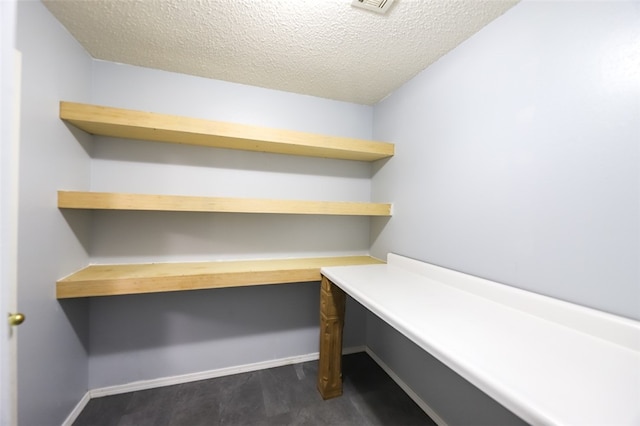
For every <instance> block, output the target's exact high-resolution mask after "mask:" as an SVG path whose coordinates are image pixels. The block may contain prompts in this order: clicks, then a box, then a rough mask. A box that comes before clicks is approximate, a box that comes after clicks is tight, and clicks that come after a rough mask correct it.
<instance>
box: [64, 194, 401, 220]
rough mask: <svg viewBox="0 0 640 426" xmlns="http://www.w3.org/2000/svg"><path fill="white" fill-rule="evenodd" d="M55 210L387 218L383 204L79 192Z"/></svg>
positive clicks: (387, 207) (66, 197) (388, 208)
mask: <svg viewBox="0 0 640 426" xmlns="http://www.w3.org/2000/svg"><path fill="white" fill-rule="evenodd" d="M58 207H59V208H63V209H91V210H145V211H173V212H177V211H181V212H218V213H273V214H313V215H338V216H391V204H383V203H356V202H343V201H297V200H264V199H255V198H220V197H193V196H185V195H149V194H122V193H111V192H79V191H58Z"/></svg>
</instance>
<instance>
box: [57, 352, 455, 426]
mask: <svg viewBox="0 0 640 426" xmlns="http://www.w3.org/2000/svg"><path fill="white" fill-rule="evenodd" d="M358 352H366V353H367V354H369V356H371V358H372V359H373V360H374V361H375V362H376V363H377V364H378V365H379V366H380V367H381V368H382V369H383V370H384V371H385V372H386V373H387V374H388V375H389V376H390V377H391V378H392V379H393V381H395V382H396V383H397V384H398V386H400V388H402V390H403V391H404V392H405V393H406V394H407V395H409V397H410V398H411V399H412V400H413V401H414V402H415V403H416V404H418V406H419V407H420V408H421V409H422V410H423V411H424V412H425V413H427V415H428V416H429V417H431V418H432V419H433V421H435V422H436V423H437V424H438V425H439V426H447V424H446V423H445V422H444V420H442V418H440V416H439V415H438V414H437V413H436V412H435V410H433V409H432V408H431V407H430V406H429V405H428V404H427V403H426V402H424V401H423V400H422V399H421V398H420V397H419V396H418V395H417V394H416V393H415V392H414V391H413V390H412V389H411V388H410V387H409V386H408V385H407V384H406V383H405V382H404V381H402V379H400V377H398V376H397V375H396V374H395V373H394V372H393V370H391V369H390V368H389V367H388V366H387V364H385V363H384V361H382V360H381V359H380V358H379V357H378V356H377V355H376V354H375V353H373V351H372V350H371V349H369V347H368V346H352V347H348V348H344V349H343V351H342V353H343V354H344V355H349V354H354V353H358ZM318 356H319V354H318V352H312V353H310V354H306V355H296V356H291V357H285V358H279V359H274V360H269V361H261V362H255V363H251V364H244V365H238V366H233V367H226V368H218V369H215V370H207V371H201V372H198V373H189V374H182V375H179V376H169V377H162V378H159V379H152V380H140V381H137V382H132V383H125V384H122V385H115V386H107V387H103V388H97V389H91V390H89V391H88V392H87V393H86V394H84V396H83V397H82V399H81V400H80V401H79V402H78V404H77V405H76V406H75V408H74V409H73V410H72V411H71V413H69V415H68V416H67V418H66V419H65V421H64V422H63V423H62V426H71V425H72V424H73V422H74V421H75V420H76V419H77V418H78V416H79V415H80V413H81V412H82V410H83V409H84V407H85V406H86V405H87V404H88V403H89V401H90V400H91V399H92V398H99V397H102V396H109V395H118V394H121V393H127V392H135V391H140V390H146V389H154V388H159V387H163V386H171V385H179V384H183V383H189V382H195V381H198V380H207V379H213V378H216V377H222V376H230V375H232V374H239V373H248V372H251V371H257V370H264V369H267V368H273V367H282V366H284V365H290V364H298V363H301V362H307V361H315V360H317V359H318Z"/></svg>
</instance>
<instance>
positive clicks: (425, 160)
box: [367, 1, 640, 424]
mask: <svg viewBox="0 0 640 426" xmlns="http://www.w3.org/2000/svg"><path fill="white" fill-rule="evenodd" d="M639 7H640V4H639V3H637V2H528V1H526V2H523V3H520V4H518V5H516V6H515V7H514V8H513V9H511V10H509V11H508V12H506V14H505V15H503V16H501V17H500V18H498V19H497V20H495V21H494V22H492V23H491V24H489V25H488V26H487V27H485V28H484V29H483V30H481V31H480V32H479V33H478V34H476V35H475V36H473V37H472V38H470V39H469V40H467V41H466V42H464V43H463V44H462V45H460V46H459V47H458V48H456V49H455V50H453V51H452V52H450V53H449V54H447V55H446V56H444V57H443V58H441V59H440V60H439V61H438V62H437V63H435V64H434V65H432V66H431V67H429V68H428V69H427V70H425V71H423V72H422V73H421V74H419V75H418V76H417V77H415V78H414V79H413V80H411V81H410V82H408V83H407V84H405V85H404V86H403V87H401V88H400V89H399V90H397V91H396V92H395V93H394V94H393V95H392V96H390V97H389V98H387V99H386V100H384V101H383V102H381V103H380V104H379V105H377V106H376V107H375V108H374V138H376V139H385V140H391V141H394V142H395V143H396V152H397V154H396V156H395V157H394V158H393V159H391V160H390V161H388V162H387V163H386V164H380V165H378V167H377V168H376V170H375V172H374V173H375V176H374V179H373V199H374V200H390V201H393V202H394V217H393V218H392V219H391V220H390V221H389V223H388V224H387V225H386V227H383V226H382V225H383V223H382V222H381V221H377V222H375V223H374V224H373V225H372V236H371V238H372V253H373V254H374V255H377V256H382V255H384V254H386V253H387V252H395V253H399V254H402V255H406V256H409V257H413V258H416V259H420V260H423V261H427V262H430V263H434V264H437V265H441V266H444V267H447V268H451V269H454V270H459V271H463V272H466V273H469V274H472V275H477V276H480V277H484V278H488V279H491V280H494V281H497V282H501V283H505V284H509V285H513V286H516V287H520V288H523V289H526V290H531V291H534V292H537V293H542V294H546V295H550V296H553V297H556V298H559V299H563V300H568V301H571V302H575V303H579V304H582V305H586V306H590V307H595V308H597V309H600V310H604V311H607V312H612V313H615V314H619V315H623V316H627V317H631V318H636V319H640V273H639V267H640V266H639V265H640V243H639V239H640V219H639V218H640V209H639V199H640V179H639V164H640V156H639V144H640V129H639V126H640V110H639V108H640V107H639V99H640V87H638V81H639V80H638V78H637V75H638V74H637V73H638V70H637V58H638V50H637V42H638V40H639V39H640V38H639V35H638V29H639V28H640V26H639V25H638V23H639V22H640V16H639ZM634 52H635V53H634ZM634 61H635V65H634ZM368 327H369V329H368V332H367V335H368V339H367V344H369V345H370V346H371V347H372V348H373V349H374V351H376V353H378V351H380V353H381V354H383V356H382V357H383V359H385V360H386V361H387V362H389V363H390V366H391V367H392V368H393V369H394V370H396V369H397V370H398V371H409V373H405V374H404V375H403V378H405V379H406V380H407V381H408V382H409V383H410V384H412V383H413V384H414V385H415V386H417V387H418V388H420V387H423V386H425V383H430V385H429V386H431V387H433V388H442V389H448V390H450V394H449V395H456V394H457V393H458V391H457V390H456V389H457V388H456V386H454V385H452V384H451V383H452V382H451V381H449V380H444V379H443V380H438V379H436V380H434V378H439V377H440V376H441V372H440V371H439V370H438V369H437V368H436V367H433V366H431V365H432V363H430V362H429V361H428V360H427V359H426V358H425V360H424V361H422V360H419V359H417V358H415V357H413V358H411V357H408V356H407V357H405V356H403V355H402V354H401V353H398V352H397V350H394V349H393V348H389V347H388V342H389V338H388V337H385V336H387V335H388V333H386V332H385V331H384V330H383V329H384V326H382V325H380V324H378V323H377V322H376V321H375V320H371V321H370V323H368ZM385 339H386V341H385ZM407 366H410V367H407ZM523 367H524V366H523ZM418 372H421V373H422V374H418ZM426 399H427V400H428V398H426ZM474 405H476V404H474V403H469V404H467V403H466V402H465V400H459V405H458V406H457V407H451V406H435V407H434V408H436V409H441V410H442V413H441V414H442V415H443V417H445V419H448V418H450V419H454V420H453V421H452V423H454V424H461V423H478V418H474V416H475V415H476V414H477V413H476V407H474ZM476 406H477V405H476ZM469 407H473V408H469ZM465 416H467V417H466V420H465ZM485 418H486V419H487V422H489V423H491V422H492V419H491V415H489V416H488V417H485Z"/></svg>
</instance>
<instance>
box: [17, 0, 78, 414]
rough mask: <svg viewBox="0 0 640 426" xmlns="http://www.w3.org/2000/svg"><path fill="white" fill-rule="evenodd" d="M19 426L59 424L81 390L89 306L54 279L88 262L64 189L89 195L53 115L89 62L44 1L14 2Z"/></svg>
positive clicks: (72, 143) (73, 148)
mask: <svg viewBox="0 0 640 426" xmlns="http://www.w3.org/2000/svg"><path fill="white" fill-rule="evenodd" d="M16 43H17V48H18V49H19V50H20V51H21V52H22V73H21V78H22V90H21V109H20V114H21V126H20V146H19V155H20V160H19V206H18V208H19V219H18V222H19V223H18V306H19V309H20V310H21V311H23V312H24V313H25V314H26V317H27V319H26V321H25V323H24V324H23V325H22V326H20V329H19V330H18V358H19V359H18V405H19V408H18V410H19V414H18V422H19V424H21V425H54V424H60V423H61V422H62V421H63V420H64V419H65V418H66V417H67V415H68V414H69V412H70V411H71V410H72V408H73V407H74V406H75V405H76V404H77V403H78V401H79V400H80V398H82V396H83V395H84V393H85V392H86V390H87V383H88V354H87V351H88V335H87V325H88V323H89V315H88V311H87V308H88V304H87V302H86V301H84V300H77V301H69V302H66V303H59V302H58V301H57V300H56V298H55V282H56V280H57V279H58V278H60V277H63V276H65V275H67V274H69V273H70V272H72V271H74V270H76V269H78V268H80V267H82V266H84V265H86V263H87V261H88V254H87V249H88V238H87V231H88V229H89V216H87V215H86V214H76V215H73V214H71V215H68V216H66V217H65V216H64V215H63V214H62V213H61V212H60V211H59V210H58V208H57V204H56V203H57V200H56V191H57V190H58V189H59V188H61V187H74V188H77V189H88V188H89V179H90V157H89V154H88V153H87V149H90V142H89V141H88V138H87V137H83V136H82V135H79V136H78V139H79V140H77V139H76V138H74V137H73V136H72V135H71V133H70V131H69V129H67V127H66V126H65V125H64V123H63V122H62V121H60V119H59V118H58V110H59V108H58V102H59V101H60V99H64V98H74V99H77V100H81V101H82V100H84V101H86V100H88V98H89V95H90V78H91V58H90V57H89V56H88V55H87V54H86V53H85V51H84V50H83V49H82V48H81V47H80V45H79V44H78V43H77V42H76V41H75V40H74V39H73V38H72V37H71V36H70V35H69V34H68V33H67V32H66V30H65V29H64V28H63V27H62V26H61V25H60V24H59V23H58V21H56V20H55V19H54V18H53V17H52V16H51V14H50V13H49V12H48V11H47V10H46V9H45V7H44V6H43V5H42V3H41V2H26V1H25V2H19V3H18V16H17V40H16Z"/></svg>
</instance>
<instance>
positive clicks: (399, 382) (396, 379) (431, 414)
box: [365, 346, 447, 426]
mask: <svg viewBox="0 0 640 426" xmlns="http://www.w3.org/2000/svg"><path fill="white" fill-rule="evenodd" d="M365 352H366V353H367V354H369V356H370V357H371V358H372V359H373V360H374V361H375V362H376V364H378V365H379V366H380V368H382V369H383V370H384V371H385V373H387V374H388V375H389V377H391V378H392V379H393V381H394V382H396V384H397V385H398V386H400V388H402V390H403V391H404V392H405V393H406V394H407V395H409V398H411V399H412V400H413V402H415V403H416V404H418V407H420V408H421V409H422V411H424V412H425V413H426V414H427V415H428V416H429V417H431V420H433V421H434V422H436V423H437V424H438V426H447V423H446V422H445V421H444V420H443V419H442V417H440V416H439V415H438V413H436V411H435V410H434V409H433V408H431V407H430V406H429V404H427V403H426V402H425V401H424V400H423V399H422V398H420V397H419V396H418V394H417V393H415V392H414V391H413V389H411V388H410V387H409V385H407V384H406V383H405V382H404V381H403V380H402V379H401V378H400V377H398V375H397V374H396V373H395V372H394V371H393V370H392V369H391V368H389V366H388V365H387V364H385V362H384V361H383V360H381V359H380V358H379V357H378V355H376V354H375V353H374V352H373V351H372V350H371V349H370V348H369V347H368V346H365Z"/></svg>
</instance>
